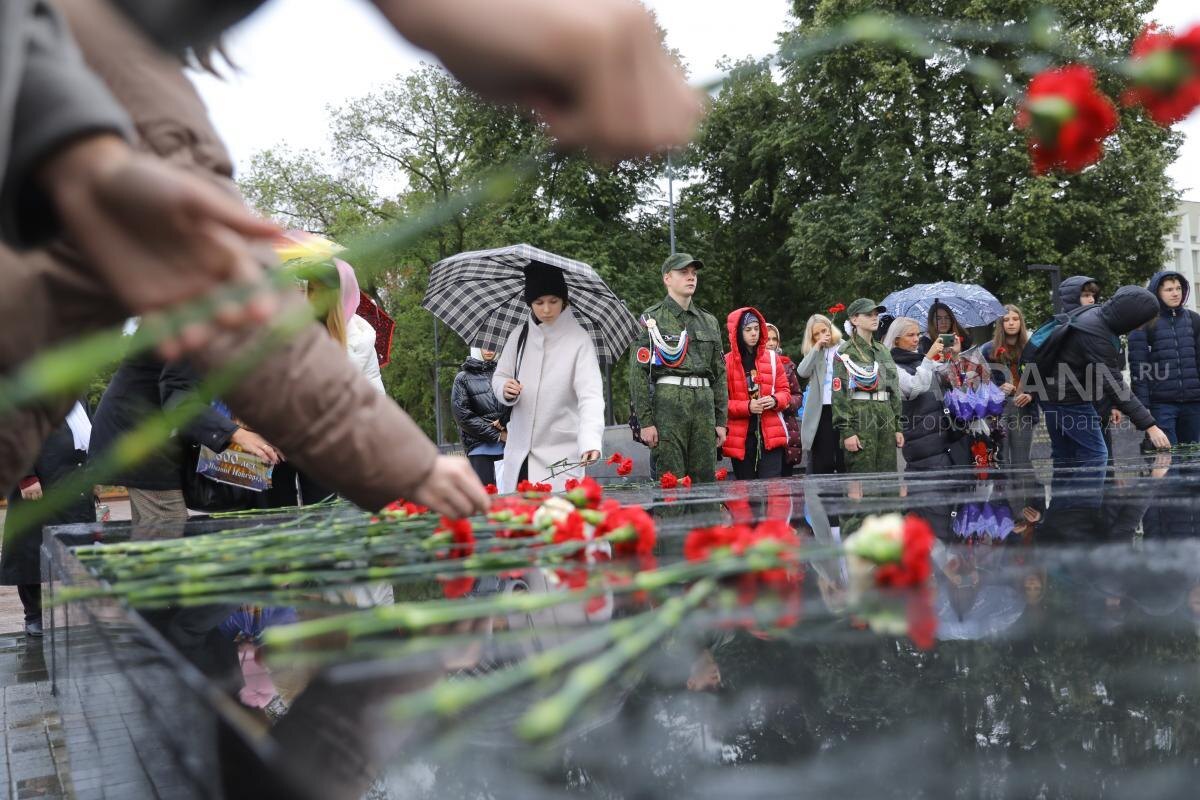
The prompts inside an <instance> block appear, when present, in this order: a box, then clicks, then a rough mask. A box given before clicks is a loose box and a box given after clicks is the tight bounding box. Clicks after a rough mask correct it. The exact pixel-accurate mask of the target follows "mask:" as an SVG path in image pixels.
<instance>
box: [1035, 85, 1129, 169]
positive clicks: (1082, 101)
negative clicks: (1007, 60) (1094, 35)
mask: <svg viewBox="0 0 1200 800" xmlns="http://www.w3.org/2000/svg"><path fill="white" fill-rule="evenodd" d="M1017 127H1018V128H1020V129H1022V130H1028V131H1029V154H1030V157H1031V158H1032V159H1033V169H1034V171H1035V172H1036V173H1037V174H1039V175H1042V174H1044V173H1046V172H1049V171H1050V170H1052V169H1054V168H1056V167H1061V168H1062V169H1064V170H1066V171H1067V172H1079V171H1080V170H1082V169H1083V168H1084V167H1086V166H1088V165H1090V164H1094V163H1096V162H1097V161H1099V160H1100V158H1101V156H1103V155H1104V145H1103V142H1104V139H1105V138H1106V137H1108V136H1109V135H1111V134H1113V133H1115V132H1116V130H1117V110H1116V108H1114V107H1113V104H1112V101H1110V100H1109V99H1108V98H1107V97H1105V96H1104V95H1103V94H1101V93H1100V91H1099V90H1098V89H1097V88H1096V75H1095V73H1094V72H1092V70H1091V68H1090V67H1085V66H1083V65H1082V64H1070V65H1068V66H1065V67H1059V68H1057V69H1051V70H1047V71H1045V72H1040V73H1038V74H1037V75H1035V76H1034V78H1033V80H1032V81H1030V83H1029V90H1028V91H1027V92H1026V93H1025V99H1024V100H1022V102H1021V107H1020V109H1019V110H1018V112H1017Z"/></svg>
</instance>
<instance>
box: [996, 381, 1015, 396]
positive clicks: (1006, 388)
mask: <svg viewBox="0 0 1200 800" xmlns="http://www.w3.org/2000/svg"><path fill="white" fill-rule="evenodd" d="M1016 390H1017V387H1015V386H1013V385H1012V384H1011V383H1004V384H1001V386H1000V391H1002V392H1004V394H1005V395H1010V394H1012V393H1013V392H1015V391H1016Z"/></svg>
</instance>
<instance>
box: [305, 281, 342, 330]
mask: <svg viewBox="0 0 1200 800" xmlns="http://www.w3.org/2000/svg"><path fill="white" fill-rule="evenodd" d="M304 292H305V294H307V295H308V302H309V303H311V304H312V307H313V309H314V310H316V311H320V310H321V306H322V305H327V308H326V310H325V330H327V331H329V335H330V336H332V337H333V340H334V341H335V342H337V343H338V344H340V345H341V346H342V347H345V346H346V320H345V318H344V317H343V316H342V304H341V300H340V294H339V291H338V290H337V289H334V288H330V287H328V286H323V285H321V284H320V282H319V281H313V280H310V281H309V282H308V286H307V287H306V288H305V290H304Z"/></svg>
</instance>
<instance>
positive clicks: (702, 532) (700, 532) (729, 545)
mask: <svg viewBox="0 0 1200 800" xmlns="http://www.w3.org/2000/svg"><path fill="white" fill-rule="evenodd" d="M748 530H749V529H748V528H746V527H744V526H742V525H734V526H714V527H712V528H695V529H693V530H691V531H688V535H687V536H686V537H685V538H684V540H683V557H684V558H685V559H687V560H688V561H707V560H708V559H709V557H711V556H712V554H713V552H714V551H717V550H730V551H732V550H733V543H734V542H736V541H737V540H738V537H739V536H740V535H741V533H742V531H748Z"/></svg>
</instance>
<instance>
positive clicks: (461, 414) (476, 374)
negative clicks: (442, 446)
mask: <svg viewBox="0 0 1200 800" xmlns="http://www.w3.org/2000/svg"><path fill="white" fill-rule="evenodd" d="M495 371H496V352H495V351H494V350H483V351H480V354H479V357H478V358H477V357H475V356H474V355H472V356H471V357H470V358H468V359H467V360H466V361H464V362H463V365H462V369H461V370H460V371H459V373H458V374H457V375H455V376H454V387H453V388H452V389H451V390H450V406H451V408H452V409H453V411H454V421H455V422H457V423H458V433H459V437H460V439H461V441H462V446H463V451H464V452H465V453H466V454H467V458H469V459H470V461H471V467H472V469H474V470H475V474H476V475H478V476H479V480H480V481H482V482H483V484H484V485H485V486H487V485H488V484H495V483H496V462H497V461H499V460H500V459H501V458H503V457H504V442H505V440H506V439H507V438H508V435H507V432H506V431H505V424H506V423H507V422H508V416H509V414H511V413H512V409H511V408H510V407H509V406H506V405H504V404H502V403H500V402H499V401H498V400H497V399H496V395H495V393H494V392H493V391H492V375H493V374H494V373H495Z"/></svg>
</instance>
